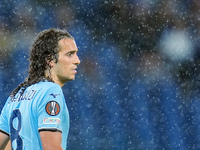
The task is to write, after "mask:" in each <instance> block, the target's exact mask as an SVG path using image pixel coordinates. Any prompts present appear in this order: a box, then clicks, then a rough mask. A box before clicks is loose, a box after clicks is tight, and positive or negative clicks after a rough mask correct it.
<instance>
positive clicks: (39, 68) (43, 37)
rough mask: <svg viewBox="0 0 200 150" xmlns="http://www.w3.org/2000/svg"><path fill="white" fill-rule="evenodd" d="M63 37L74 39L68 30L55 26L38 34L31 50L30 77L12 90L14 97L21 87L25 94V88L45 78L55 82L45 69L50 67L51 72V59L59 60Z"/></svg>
mask: <svg viewBox="0 0 200 150" xmlns="http://www.w3.org/2000/svg"><path fill="white" fill-rule="evenodd" d="M63 38H70V39H74V38H73V37H72V36H71V35H70V34H69V33H68V32H67V31H65V30H61V29H55V28H51V29H47V30H44V31H42V32H40V33H39V34H38V36H37V37H36V39H35V41H34V42H33V45H32V47H31V50H30V57H29V61H30V64H29V72H28V77H27V78H26V79H25V81H24V82H22V83H21V84H19V85H18V87H17V88H16V89H14V90H13V91H12V93H11V94H10V96H11V97H12V98H14V96H15V95H16V93H17V92H18V91H19V90H20V89H21V90H22V92H20V93H21V94H23V92H24V91H25V89H26V88H27V87H28V86H30V85H32V84H35V83H38V82H40V81H45V80H48V81H52V82H53V80H52V79H51V78H50V76H49V77H45V71H46V70H47V69H49V72H50V69H51V67H50V65H49V63H50V61H52V60H54V61H55V62H57V61H58V57H59V56H58V52H59V50H60V47H59V44H58V42H59V41H60V40H61V39H63Z"/></svg>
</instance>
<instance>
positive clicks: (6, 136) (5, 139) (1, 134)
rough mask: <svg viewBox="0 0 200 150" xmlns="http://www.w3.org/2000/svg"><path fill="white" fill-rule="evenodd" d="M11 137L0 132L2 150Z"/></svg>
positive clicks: (0, 147)
mask: <svg viewBox="0 0 200 150" xmlns="http://www.w3.org/2000/svg"><path fill="white" fill-rule="evenodd" d="M9 139H10V138H9V136H8V135H6V134H4V133H2V132H0V150H1V149H4V148H5V147H6V145H7V143H8V141H9Z"/></svg>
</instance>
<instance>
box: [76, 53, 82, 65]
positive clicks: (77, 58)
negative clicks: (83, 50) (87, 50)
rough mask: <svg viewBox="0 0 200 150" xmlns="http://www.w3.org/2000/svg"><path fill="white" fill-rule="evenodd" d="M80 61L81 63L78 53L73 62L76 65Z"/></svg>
mask: <svg viewBox="0 0 200 150" xmlns="http://www.w3.org/2000/svg"><path fill="white" fill-rule="evenodd" d="M80 63H81V61H80V59H79V57H78V55H76V58H75V64H76V65H79V64H80Z"/></svg>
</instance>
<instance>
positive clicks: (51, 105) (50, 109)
mask: <svg viewBox="0 0 200 150" xmlns="http://www.w3.org/2000/svg"><path fill="white" fill-rule="evenodd" d="M45 110H46V112H47V114H49V115H51V116H56V115H58V114H59V112H60V105H59V104H58V102H56V101H49V102H48V103H47V104H46V108H45Z"/></svg>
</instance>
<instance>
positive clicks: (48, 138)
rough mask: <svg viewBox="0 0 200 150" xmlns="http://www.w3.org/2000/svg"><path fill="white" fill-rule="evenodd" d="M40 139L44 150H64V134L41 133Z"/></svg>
mask: <svg viewBox="0 0 200 150" xmlns="http://www.w3.org/2000/svg"><path fill="white" fill-rule="evenodd" d="M40 138H41V141H42V147H43V149H44V150H55V149H56V150H62V146H61V143H62V133H61V132H53V131H40Z"/></svg>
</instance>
